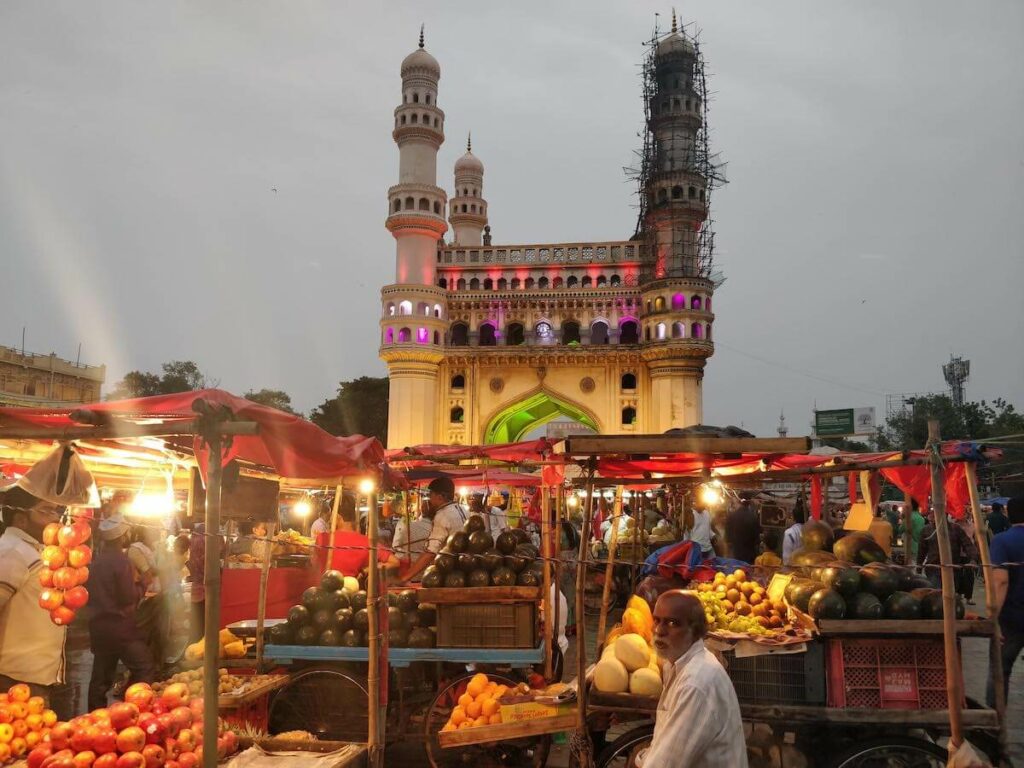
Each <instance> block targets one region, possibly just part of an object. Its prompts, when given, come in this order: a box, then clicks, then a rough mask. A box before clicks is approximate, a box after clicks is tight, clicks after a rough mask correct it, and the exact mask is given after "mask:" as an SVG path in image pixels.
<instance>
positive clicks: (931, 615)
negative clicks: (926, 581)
mask: <svg viewBox="0 0 1024 768" xmlns="http://www.w3.org/2000/svg"><path fill="white" fill-rule="evenodd" d="M910 595H911V596H912V597H914V598H915V599H916V600H917V601H918V602H920V604H921V618H922V619H935V620H937V619H941V618H942V617H943V615H944V611H943V607H944V606H943V602H942V590H941V589H933V588H931V587H919V588H917V589H914V590H913V591H911V593H910ZM954 599H955V601H956V617H957V618H958V619H962V618H963V617H964V614H965V613H966V610H967V609H966V606H965V604H964V599H963V597H962V596H961V595H954Z"/></svg>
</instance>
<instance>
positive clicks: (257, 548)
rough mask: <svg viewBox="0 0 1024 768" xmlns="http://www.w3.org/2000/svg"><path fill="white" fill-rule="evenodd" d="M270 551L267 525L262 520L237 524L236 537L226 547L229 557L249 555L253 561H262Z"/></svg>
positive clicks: (244, 521)
mask: <svg viewBox="0 0 1024 768" xmlns="http://www.w3.org/2000/svg"><path fill="white" fill-rule="evenodd" d="M270 551H271V543H270V541H269V539H268V537H267V524H266V523H264V522H263V521H262V520H256V521H252V522H251V521H248V520H243V521H242V522H240V523H239V524H238V537H237V538H236V539H235V540H234V541H233V542H231V545H230V546H229V547H228V554H229V555H251V556H252V558H253V559H254V560H259V561H261V562H262V561H263V560H265V559H266V558H267V556H268V555H269V554H270Z"/></svg>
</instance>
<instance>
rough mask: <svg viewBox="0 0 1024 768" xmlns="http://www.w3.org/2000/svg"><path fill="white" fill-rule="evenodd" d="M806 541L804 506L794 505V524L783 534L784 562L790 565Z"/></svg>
mask: <svg viewBox="0 0 1024 768" xmlns="http://www.w3.org/2000/svg"><path fill="white" fill-rule="evenodd" d="M803 543H804V508H803V505H801V504H797V505H796V506H795V507H793V524H792V525H791V526H789V528H787V529H786V532H785V533H784V534H782V564H783V565H789V561H790V560H792V559H793V553H794V552H796V551H797V550H798V549H800V547H802V546H803Z"/></svg>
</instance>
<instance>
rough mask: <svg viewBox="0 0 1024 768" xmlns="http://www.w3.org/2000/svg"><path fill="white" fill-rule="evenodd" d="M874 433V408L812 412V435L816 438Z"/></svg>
mask: <svg viewBox="0 0 1024 768" xmlns="http://www.w3.org/2000/svg"><path fill="white" fill-rule="evenodd" d="M874 432H875V409H874V408H839V409H836V410H831V411H815V412H814V434H815V436H816V437H843V436H845V435H871V434H874Z"/></svg>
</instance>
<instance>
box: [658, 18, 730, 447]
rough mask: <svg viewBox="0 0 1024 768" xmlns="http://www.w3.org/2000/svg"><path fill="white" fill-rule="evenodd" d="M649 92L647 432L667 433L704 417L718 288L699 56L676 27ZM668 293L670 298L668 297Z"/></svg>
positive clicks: (665, 41)
mask: <svg viewBox="0 0 1024 768" xmlns="http://www.w3.org/2000/svg"><path fill="white" fill-rule="evenodd" d="M652 55H653V60H652V61H651V66H652V67H653V72H652V75H653V77H652V81H651V87H650V89H649V92H648V94H647V97H648V98H649V99H650V102H649V104H648V115H649V119H648V129H649V131H650V134H651V136H652V137H653V142H652V146H651V149H650V150H649V154H648V163H649V171H648V174H647V177H646V178H647V182H646V187H645V188H644V190H643V191H642V194H644V195H645V196H646V210H647V213H646V217H645V219H644V221H643V230H644V233H645V236H646V237H645V239H646V241H647V243H648V244H649V248H650V249H651V254H650V256H649V260H650V263H649V264H648V266H647V269H646V270H645V272H644V274H643V282H642V284H641V290H642V291H643V294H642V303H643V308H644V312H643V320H642V325H643V338H642V339H641V340H640V341H641V344H642V346H643V349H642V352H641V354H642V356H643V359H644V360H645V361H647V364H648V370H649V371H650V376H651V403H650V408H649V409H648V414H649V416H648V424H647V429H648V430H649V431H651V432H664V431H665V430H667V429H670V428H673V427H686V426H690V425H693V424H699V423H700V422H701V420H702V416H703V394H702V388H701V382H702V380H703V378H704V365H705V361H706V360H707V358H709V357H710V356H711V355H712V354H713V352H714V346H713V345H712V343H711V339H710V335H711V333H710V329H711V322H712V320H713V316H712V315H711V295H712V293H713V291H714V283H712V282H711V280H709V279H707V276H706V275H704V274H702V269H701V265H700V263H699V252H698V232H699V231H700V228H701V225H702V223H703V222H704V220H705V219H706V218H707V216H708V203H707V199H708V195H707V190H708V181H709V180H708V179H707V178H706V176H705V172H704V169H705V168H706V158H704V157H702V156H701V151H702V149H701V146H700V141H699V135H700V132H701V129H702V127H703V120H704V111H703V105H702V104H701V98H700V93H701V90H700V88H699V84H698V83H697V82H696V81H695V78H696V77H697V75H698V74H699V70H698V66H699V63H698V60H697V51H696V49H695V47H694V44H693V41H692V40H691V39H690V38H689V37H688V36H687V35H686V33H685V32H684V31H681V30H679V29H678V28H677V26H676V19H675V13H674V12H673V14H672V31H671V32H670V33H669V34H668V35H666V36H665V37H664V38H662V39H661V41H660V42H659V43H658V45H657V47H656V49H655V50H654V52H653V54H652ZM666 294H667V295H668V297H669V298H668V299H666V298H665V296H666Z"/></svg>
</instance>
